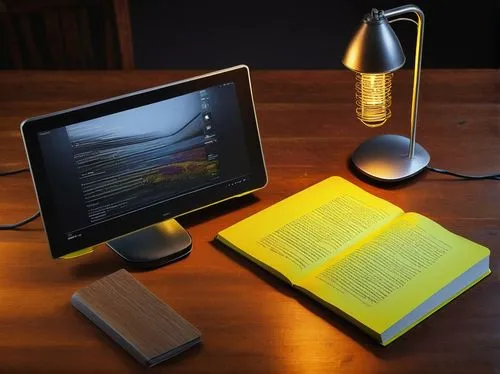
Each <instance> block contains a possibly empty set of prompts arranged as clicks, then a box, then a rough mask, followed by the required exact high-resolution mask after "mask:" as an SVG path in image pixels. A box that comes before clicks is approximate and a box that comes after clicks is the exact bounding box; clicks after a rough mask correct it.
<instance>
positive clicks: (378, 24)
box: [342, 5, 430, 182]
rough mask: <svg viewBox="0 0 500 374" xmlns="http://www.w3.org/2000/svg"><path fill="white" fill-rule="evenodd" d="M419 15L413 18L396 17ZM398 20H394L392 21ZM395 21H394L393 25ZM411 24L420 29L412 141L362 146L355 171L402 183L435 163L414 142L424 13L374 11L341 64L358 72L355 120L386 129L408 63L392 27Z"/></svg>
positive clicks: (379, 140) (388, 139)
mask: <svg viewBox="0 0 500 374" xmlns="http://www.w3.org/2000/svg"><path fill="white" fill-rule="evenodd" d="M405 13H415V14H416V15H417V18H418V22H417V21H414V20H413V19H410V18H394V17H398V16H400V15H403V14H405ZM392 18H394V19H393V20H391V19H392ZM389 20H391V21H389ZM399 20H407V21H411V22H413V23H415V24H416V25H417V42H416V47H415V65H414V72H413V94H412V102H411V118H410V139H408V138H406V137H404V136H400V135H392V134H388V135H379V136H376V137H373V138H371V139H368V140H367V141H365V142H364V143H362V144H361V145H360V146H359V147H358V148H357V149H356V151H355V152H354V153H353V155H352V162H353V164H354V166H355V167H356V168H357V169H358V170H360V171H361V172H362V173H363V174H365V175H367V176H368V177H371V178H373V179H376V180H379V181H388V182H389V181H399V180H403V179H406V178H409V177H411V176H413V175H415V174H417V173H418V172H420V171H421V170H423V169H424V168H425V167H426V166H427V164H428V163H429V161H430V156H429V153H427V151H426V150H425V149H424V148H423V147H422V146H420V145H419V144H417V143H416V142H415V134H416V129H417V110H418V93H419V84H420V67H421V62H422V42H423V36H424V13H423V12H422V10H421V9H420V8H418V7H417V6H415V5H405V6H401V7H397V8H393V9H389V10H385V11H379V10H377V9H372V11H371V13H370V14H367V15H366V16H365V17H364V19H363V21H362V23H361V26H360V27H359V29H358V31H357V32H356V33H355V34H354V36H353V38H352V40H351V41H350V43H349V45H348V47H347V51H346V53H345V56H344V58H343V60H342V63H343V64H344V65H345V66H346V67H347V68H348V69H350V70H352V71H354V72H355V73H356V85H355V87H356V107H357V108H356V115H357V117H358V119H359V120H360V121H361V122H362V123H364V124H365V125H366V126H368V127H378V126H382V125H383V124H384V123H385V122H386V121H387V119H389V118H390V116H391V110H390V106H391V80H392V75H393V72H394V71H395V70H398V69H399V68H401V67H402V66H403V65H404V63H405V56H404V53H403V50H402V48H401V44H400V42H399V40H398V38H397V36H396V34H395V33H394V30H393V29H392V27H391V26H390V25H389V23H391V22H395V21H399Z"/></svg>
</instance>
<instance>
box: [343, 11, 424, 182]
mask: <svg viewBox="0 0 500 374" xmlns="http://www.w3.org/2000/svg"><path fill="white" fill-rule="evenodd" d="M409 12H411V13H415V14H416V15H417V18H418V22H415V21H414V20H412V19H407V18H396V19H394V20H393V21H389V22H395V21H399V20H409V21H412V22H413V23H415V24H416V25H417V41H416V45H415V66H414V70H413V90H412V101H411V119H410V126H411V127H410V139H408V138H406V137H404V136H400V135H380V136H376V137H374V138H372V139H369V140H367V141H366V142H364V143H362V144H361V145H360V146H359V147H358V149H356V151H355V152H354V153H353V155H352V161H353V163H354V165H355V166H356V167H357V168H358V169H359V170H360V171H361V172H362V173H363V174H365V175H367V176H369V177H371V178H373V179H376V180H379V181H387V182H396V181H400V180H403V179H406V178H409V177H411V176H413V175H415V174H417V173H419V172H420V171H422V170H423V169H424V168H425V167H426V166H427V165H428V164H429V161H430V156H429V153H428V152H427V151H426V150H425V149H424V148H423V147H422V146H421V145H419V144H417V143H416V141H415V138H416V132H417V113H418V96H419V90H420V70H421V65H422V43H423V40H424V13H423V12H422V10H421V9H420V8H419V7H417V6H415V5H404V6H401V7H397V8H393V9H389V10H386V11H384V16H385V17H386V18H387V19H390V18H393V17H397V16H400V15H402V14H405V13H409Z"/></svg>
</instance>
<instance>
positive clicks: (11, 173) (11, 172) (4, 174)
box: [0, 168, 30, 177]
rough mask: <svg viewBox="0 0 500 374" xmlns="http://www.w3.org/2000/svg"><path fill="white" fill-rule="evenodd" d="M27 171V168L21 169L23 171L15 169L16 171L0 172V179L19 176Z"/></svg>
mask: <svg viewBox="0 0 500 374" xmlns="http://www.w3.org/2000/svg"><path fill="white" fill-rule="evenodd" d="M29 170H30V169H28V168H23V169H17V170H9V171H0V177H5V176H7V175H14V174H20V173H24V172H25V171H29Z"/></svg>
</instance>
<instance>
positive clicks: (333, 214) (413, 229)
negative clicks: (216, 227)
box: [216, 177, 491, 345]
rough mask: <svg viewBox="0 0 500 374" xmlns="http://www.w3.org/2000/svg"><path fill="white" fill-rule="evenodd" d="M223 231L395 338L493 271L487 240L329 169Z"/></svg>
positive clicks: (245, 251) (225, 238) (354, 318)
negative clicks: (472, 237) (481, 241)
mask: <svg viewBox="0 0 500 374" xmlns="http://www.w3.org/2000/svg"><path fill="white" fill-rule="evenodd" d="M216 239H217V240H219V241H220V242H222V243H224V244H225V245H226V246H228V247H230V248H232V249H233V250H235V251H237V252H239V253H240V254H242V255H244V256H245V257H247V258H249V259H250V260H252V261H254V262H255V263H257V264H259V265H260V266H262V267H263V268H265V269H266V270H268V271H269V272H271V273H273V274H275V275H276V276H278V277H280V278H281V279H283V280H285V281H287V282H288V283H289V284H290V285H292V286H293V287H296V288H298V289H299V290H301V291H303V292H304V293H306V294H308V295H309V296H311V297H312V298H314V299H316V300H318V301H319V302H320V303H322V304H324V305H325V306H327V307H328V308H330V309H331V310H333V311H334V312H336V313H337V314H339V315H341V316H342V317H344V318H346V319H347V320H349V321H351V322H352V323H354V324H356V325H357V326H359V327H360V328H361V329H362V330H364V331H365V332H366V333H368V334H369V335H371V336H372V337H373V338H375V339H377V340H378V341H379V342H380V343H381V344H382V345H387V344H389V343H390V342H392V341H394V340H395V339H396V338H398V337H399V336H401V335H402V334H404V333H405V332H406V331H408V330H409V329H411V328H412V327H413V326H415V325H416V324H417V323H419V322H421V321H422V320H423V319H425V318H426V317H428V316H429V315H430V314H432V313H433V312H434V311H436V310H437V309H439V308H441V307H442V306H444V305H445V304H447V303H448V302H449V301H451V300H452V299H453V298H455V297H457V296H458V295H460V294H461V293H463V292H464V291H465V290H467V289H468V288H470V287H471V286H472V285H474V284H475V283H477V282H478V281H480V280H481V279H483V278H484V277H486V276H487V275H488V274H490V272H491V271H490V269H489V255H490V251H489V250H488V248H486V247H484V246H481V245H479V244H477V243H474V242H472V241H470V240H468V239H466V238H463V237H461V236H458V235H456V234H453V233H451V232H450V231H448V230H446V229H445V228H443V227H442V226H440V225H439V224H437V223H436V222H434V221H432V220H430V219H428V218H426V217H424V216H422V215H420V214H417V213H411V212H410V213H405V212H404V211H403V210H401V209H400V208H398V207H397V206H395V205H393V204H391V203H389V202H387V201H385V200H383V199H380V198H378V197H376V196H374V195H372V194H370V193H368V192H366V191H364V190H363V189H361V188H359V187H357V186H356V185H354V184H352V183H350V182H348V181H347V180H345V179H343V178H340V177H330V178H328V179H325V180H323V181H321V182H319V183H317V184H315V185H313V186H311V187H309V188H307V189H305V190H303V191H300V192H298V193H296V194H294V195H292V196H290V197H288V198H286V199H284V200H282V201H280V202H278V203H276V204H274V205H272V206H270V207H268V208H266V209H264V210H262V211H260V212H258V213H256V214H254V215H252V216H250V217H248V218H246V219H244V220H242V221H240V222H238V223H236V224H234V225H232V226H230V227H228V228H226V229H224V230H222V231H221V232H219V233H218V234H217V236H216Z"/></svg>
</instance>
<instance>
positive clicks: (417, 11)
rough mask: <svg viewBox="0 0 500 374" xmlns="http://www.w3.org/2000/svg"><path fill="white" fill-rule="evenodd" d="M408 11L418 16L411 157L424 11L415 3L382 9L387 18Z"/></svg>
mask: <svg viewBox="0 0 500 374" xmlns="http://www.w3.org/2000/svg"><path fill="white" fill-rule="evenodd" d="M410 12H412V13H415V14H416V15H417V18H418V22H417V43H416V46H415V65H414V69H413V92H412V100H411V124H410V133H411V135H410V149H409V151H408V157H409V158H412V157H413V156H414V154H415V138H416V134H417V113H418V95H419V91H420V71H421V67H422V44H423V42H424V22H425V18H424V12H423V11H422V9H420V8H419V7H418V6H416V5H403V6H400V7H397V8H392V9H388V10H384V16H385V17H386V18H387V19H389V18H392V17H397V16H399V15H401V14H405V13H410Z"/></svg>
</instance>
